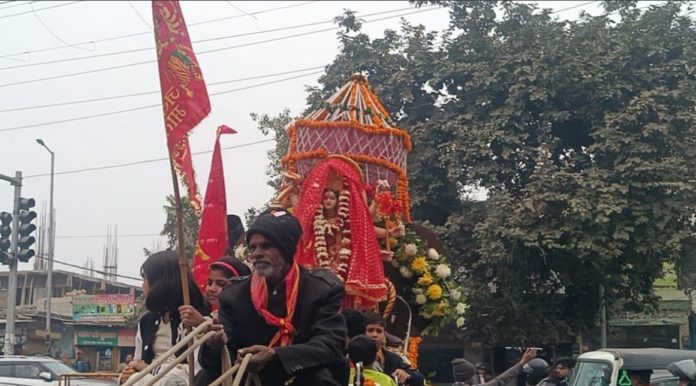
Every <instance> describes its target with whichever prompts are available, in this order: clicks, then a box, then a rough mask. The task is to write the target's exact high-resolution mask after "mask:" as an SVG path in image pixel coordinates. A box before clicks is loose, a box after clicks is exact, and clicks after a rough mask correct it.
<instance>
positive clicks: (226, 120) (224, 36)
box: [0, 1, 602, 284]
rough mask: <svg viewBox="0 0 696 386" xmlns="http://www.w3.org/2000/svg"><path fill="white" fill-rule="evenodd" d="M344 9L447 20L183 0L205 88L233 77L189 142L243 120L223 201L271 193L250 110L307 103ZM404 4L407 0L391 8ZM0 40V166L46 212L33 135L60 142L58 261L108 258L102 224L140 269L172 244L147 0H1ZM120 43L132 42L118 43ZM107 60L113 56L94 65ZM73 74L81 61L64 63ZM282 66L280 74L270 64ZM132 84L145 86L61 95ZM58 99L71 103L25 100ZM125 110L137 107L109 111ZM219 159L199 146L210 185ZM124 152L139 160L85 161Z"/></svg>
mask: <svg viewBox="0 0 696 386" xmlns="http://www.w3.org/2000/svg"><path fill="white" fill-rule="evenodd" d="M539 3H540V5H542V6H543V7H546V8H552V9H554V10H556V11H560V12H558V13H557V17H559V18H561V19H575V18H577V17H578V15H579V14H580V12H581V11H582V10H584V11H586V12H588V13H590V14H593V15H596V14H600V13H601V12H602V11H601V9H600V7H599V2H598V1H594V2H588V1H544V2H539ZM568 8H572V9H568ZM344 9H350V10H353V11H355V12H356V13H357V16H358V17H363V16H364V20H365V21H370V20H374V19H382V20H375V21H371V22H367V23H365V24H364V26H363V31H364V32H366V33H368V34H369V35H370V36H371V37H372V38H375V37H380V36H382V35H383V31H384V30H385V29H388V28H389V29H398V28H399V17H396V16H399V15H403V14H406V13H408V15H403V17H404V18H405V19H406V20H408V21H409V22H411V23H413V24H424V25H425V26H426V27H427V29H428V30H436V31H441V30H443V29H444V28H446V26H447V23H448V15H447V12H446V10H444V9H427V10H418V9H416V8H412V7H410V5H409V4H408V2H403V1H382V2H378V1H359V2H358V1H322V2H320V1H298V2H290V1H283V2H271V1H263V2H254V1H196V2H182V10H183V13H184V16H185V19H186V23H187V24H188V26H189V28H188V30H189V34H190V37H191V40H192V41H193V42H194V43H193V45H194V50H195V51H196V52H197V53H198V54H197V57H198V60H199V63H200V66H201V69H202V72H203V75H204V77H205V80H206V81H207V83H208V84H209V86H208V91H209V93H214V92H222V91H228V90H233V91H230V92H229V93H225V94H222V95H215V96H211V103H212V113H211V114H210V115H209V116H208V117H207V118H206V119H205V120H204V121H203V122H202V123H201V124H200V125H199V126H198V127H196V128H195V130H194V131H193V132H192V134H191V136H190V142H191V149H192V152H194V153H196V152H209V151H210V150H212V147H213V143H214V137H215V129H216V127H217V126H219V125H221V124H226V125H228V126H230V127H232V128H234V129H236V130H237V131H238V134H235V135H228V136H223V138H222V139H221V144H222V147H223V149H224V148H225V147H233V148H230V149H228V150H224V151H223V155H222V156H223V161H224V168H225V179H226V189H227V208H228V213H231V214H237V215H240V216H242V215H243V213H244V212H245V211H246V209H247V208H250V207H252V206H254V207H260V206H263V204H265V203H266V202H268V201H269V200H270V199H271V198H272V197H273V195H274V193H275V192H273V191H272V189H271V188H270V187H268V186H267V185H266V176H265V169H266V167H267V165H268V160H267V157H266V152H267V151H268V150H269V149H271V148H272V147H273V146H274V144H273V142H272V141H270V137H265V136H264V135H262V133H261V132H260V131H259V130H258V128H257V127H256V125H255V123H254V122H253V121H252V119H251V117H250V114H251V113H268V114H271V115H275V114H277V113H280V112H282V111H283V109H285V108H288V109H289V110H290V111H291V113H292V114H293V115H297V114H299V113H300V112H301V111H302V110H304V109H305V108H306V103H305V98H306V92H305V87H307V86H311V85H316V84H317V79H318V78H319V76H320V75H321V74H320V73H317V71H321V68H322V67H323V66H326V65H328V64H330V63H331V62H332V60H333V58H334V57H335V56H336V55H337V54H338V51H339V46H338V41H337V38H336V30H333V29H332V30H327V29H330V28H332V27H334V24H332V23H330V22H329V21H331V20H332V19H333V18H334V17H336V16H338V15H340V14H342V12H343V10H344ZM395 10H401V11H396V12H388V11H395ZM416 11H418V12H416ZM371 14H376V15H373V16H369V15H371ZM321 22H325V23H321ZM309 23H313V25H311V26H305V27H301V28H292V29H283V30H280V31H276V32H261V31H267V30H270V29H278V28H282V27H289V26H297V25H304V24H309ZM314 23H316V24H314ZM320 30H326V31H320ZM313 31H317V32H313ZM239 35H245V36H239ZM291 35H302V36H291ZM117 37H118V38H117ZM116 38H117V39H116ZM267 40H274V41H268V42H267ZM0 41H1V42H2V44H1V45H0V174H4V175H10V176H14V173H15V171H21V172H22V173H23V176H24V183H23V187H22V193H23V194H22V196H23V197H31V198H34V199H35V200H36V202H37V209H39V212H40V211H41V207H42V206H44V205H45V206H46V207H47V206H48V204H47V203H48V199H49V191H50V178H49V175H48V174H49V172H50V156H49V154H48V152H47V151H46V149H44V148H43V147H41V146H39V145H38V144H37V143H36V139H37V138H41V139H43V140H44V142H45V143H46V145H47V146H48V147H49V148H51V149H52V150H53V151H54V152H55V155H56V156H55V157H56V158H55V159H56V161H55V171H56V175H55V182H54V187H55V193H54V202H55V204H54V205H55V208H56V245H55V261H56V263H55V265H54V269H61V270H68V271H75V272H81V270H80V269H79V268H71V267H68V266H65V265H63V264H61V263H60V262H65V263H70V264H74V265H78V266H82V265H83V264H84V262H85V261H86V260H87V259H88V258H92V259H93V260H94V264H95V269H101V266H102V256H103V248H104V245H105V243H106V234H107V228H108V227H111V228H114V227H118V247H119V258H118V259H119V260H118V265H119V267H118V273H119V274H120V275H124V276H130V277H136V278H137V277H139V270H140V265H141V264H142V262H143V261H144V254H143V248H148V249H154V250H157V249H164V248H165V247H166V241H165V239H164V238H163V237H160V236H158V234H159V233H160V231H161V230H162V226H163V224H164V220H165V213H164V210H163V208H162V206H163V205H164V204H165V196H166V195H168V194H171V193H172V180H171V174H170V171H169V166H168V164H167V161H166V158H167V149H166V145H165V135H164V134H165V132H164V124H163V120H162V110H161V106H160V95H159V75H158V70H157V63H156V55H155V50H154V38H153V33H152V12H151V5H150V2H147V1H111V2H109V1H99V2H96V1H79V2H78V1H60V2H53V1H40V2H32V1H12V2H7V1H0ZM121 51H128V52H126V53H121V54H115V55H110V54H111V53H114V52H121ZM206 51H213V52H210V53H206ZM83 57H91V58H89V59H79V58H83ZM44 62H54V63H45V64H42V63H44ZM108 67H118V68H114V69H107V70H100V71H95V70H99V69H104V68H108ZM306 69H308V70H306ZM297 70H302V71H297ZM74 73H79V74H78V75H72V76H64V75H65V74H74ZM278 73H285V74H282V75H275V76H267V75H271V74H278ZM254 77H257V79H248V80H240V79H245V78H254ZM291 77H292V78H295V79H288V78H291ZM45 78H53V79H45ZM227 81H232V82H227ZM216 82H227V83H222V84H213V83H216ZM265 83H271V84H265ZM264 84H265V85H264ZM148 92H151V93H148ZM143 93H144V94H143ZM124 94H141V95H136V96H131V97H127V98H115V99H107V100H101V101H93V102H88V103H69V104H66V102H74V101H81V100H86V99H95V98H105V97H111V96H120V95H124ZM51 104H62V105H59V106H51V107H41V108H31V109H22V110H17V109H18V108H23V107H38V106H43V105H51ZM146 106H153V107H146ZM7 110H13V111H7ZM120 110H131V111H128V112H123V113H113V112H116V111H120ZM105 113H106V114H107V115H102V116H98V117H93V118H89V119H75V118H80V117H85V116H93V115H100V114H105ZM108 113H112V114H108ZM56 121H65V122H62V123H55V122H56ZM210 158H211V154H210V153H204V154H200V155H194V157H193V163H194V168H195V170H196V173H197V182H198V186H199V189H200V191H201V195H202V196H204V195H205V187H206V183H207V178H208V172H209V169H210ZM140 161H150V162H145V163H140ZM123 164H132V165H128V166H121V167H114V168H106V169H104V168H102V169H96V170H84V169H91V168H100V167H105V166H114V165H123ZM12 197H13V189H12V187H11V186H10V184H9V183H6V182H4V181H0V211H8V212H11V211H12ZM32 264H33V262H31V263H27V264H24V263H22V264H20V266H19V269H20V271H21V270H29V269H32V267H33V265H32ZM6 268H7V267H5V266H3V267H1V268H0V269H2V270H6ZM97 276H99V275H97ZM119 280H120V281H123V282H125V283H129V284H139V282H138V281H136V280H131V279H125V278H120V279H119Z"/></svg>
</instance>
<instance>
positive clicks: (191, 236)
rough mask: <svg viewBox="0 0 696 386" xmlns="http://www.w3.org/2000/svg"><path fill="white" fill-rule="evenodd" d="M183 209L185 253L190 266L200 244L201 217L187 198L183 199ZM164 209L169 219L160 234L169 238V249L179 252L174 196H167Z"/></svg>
mask: <svg viewBox="0 0 696 386" xmlns="http://www.w3.org/2000/svg"><path fill="white" fill-rule="evenodd" d="M181 207H182V210H183V212H184V251H186V259H187V261H188V262H189V264H190V263H191V261H192V260H193V254H194V252H195V250H196V244H197V243H198V230H199V228H200V217H199V216H198V215H197V214H196V211H195V210H194V209H193V206H191V201H190V200H189V199H188V197H187V196H183V197H181ZM162 208H163V209H164V212H165V213H166V214H167V218H166V220H165V222H164V227H163V229H162V232H161V233H160V234H161V235H162V236H167V244H168V245H169V248H170V249H172V250H174V251H177V250H178V248H179V247H178V245H179V242H178V238H177V235H176V228H177V227H176V206H175V202H174V195H173V194H169V195H167V205H164V206H163V207H162Z"/></svg>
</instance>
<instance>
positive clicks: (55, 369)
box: [0, 355, 117, 386]
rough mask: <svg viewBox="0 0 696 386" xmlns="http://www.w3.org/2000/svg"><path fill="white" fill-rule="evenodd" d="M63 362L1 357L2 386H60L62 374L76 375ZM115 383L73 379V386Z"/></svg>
mask: <svg viewBox="0 0 696 386" xmlns="http://www.w3.org/2000/svg"><path fill="white" fill-rule="evenodd" d="M76 373H77V372H76V371H75V370H73V369H72V368H70V367H68V366H66V365H65V364H64V363H63V362H61V361H58V360H55V359H53V358H48V357H28V356H21V355H11V356H3V357H0V386H5V385H14V386H58V380H59V377H60V375H62V374H76ZM116 384H117V383H116V382H115V381H113V382H112V381H106V380H102V379H88V378H71V380H70V385H71V386H112V385H116Z"/></svg>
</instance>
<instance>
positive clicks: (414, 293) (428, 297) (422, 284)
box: [392, 231, 467, 334]
mask: <svg viewBox="0 0 696 386" xmlns="http://www.w3.org/2000/svg"><path fill="white" fill-rule="evenodd" d="M392 264H393V265H394V266H395V267H397V268H399V273H400V274H401V276H403V277H404V278H406V279H408V280H409V282H410V283H412V284H411V291H410V295H411V301H413V302H414V303H415V304H416V306H417V308H418V314H419V315H421V316H422V317H424V318H425V319H428V320H429V321H430V324H429V325H428V327H427V328H426V329H425V330H424V331H423V334H428V333H436V332H437V330H439V329H440V327H442V326H443V325H444V324H446V323H448V322H450V321H456V325H457V327H462V326H463V325H464V314H465V313H466V310H467V306H466V304H465V303H464V302H463V299H462V290H461V288H460V286H459V285H458V284H457V283H456V282H455V281H454V280H453V279H452V269H451V268H450V265H449V262H448V261H447V258H446V257H445V256H443V255H440V253H439V252H438V251H436V250H435V249H433V248H430V249H426V247H425V242H424V241H423V240H422V239H421V238H420V237H418V235H416V234H415V233H414V232H412V231H408V232H407V233H406V235H404V237H402V238H401V239H400V240H399V246H398V247H397V249H396V251H395V253H394V259H393V260H392Z"/></svg>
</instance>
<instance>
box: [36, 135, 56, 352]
mask: <svg viewBox="0 0 696 386" xmlns="http://www.w3.org/2000/svg"><path fill="white" fill-rule="evenodd" d="M36 142H37V143H38V144H39V145H41V146H43V147H44V148H45V149H46V150H48V152H49V153H50V154H51V195H50V198H49V204H48V206H49V216H48V217H49V219H48V223H49V224H50V228H49V233H48V264H47V271H48V275H47V277H46V353H47V354H50V352H51V297H53V251H54V248H55V242H56V221H55V218H54V212H55V209H54V208H53V176H54V174H55V173H54V165H55V159H56V154H55V153H54V152H53V151H52V150H51V149H49V148H48V146H46V143H44V141H43V140H42V139H37V140H36Z"/></svg>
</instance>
